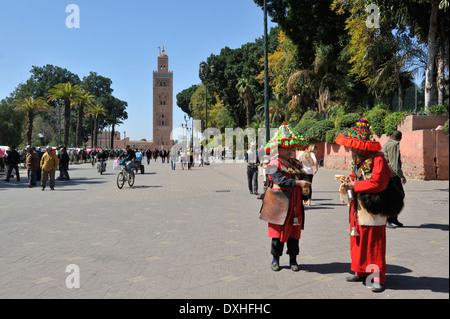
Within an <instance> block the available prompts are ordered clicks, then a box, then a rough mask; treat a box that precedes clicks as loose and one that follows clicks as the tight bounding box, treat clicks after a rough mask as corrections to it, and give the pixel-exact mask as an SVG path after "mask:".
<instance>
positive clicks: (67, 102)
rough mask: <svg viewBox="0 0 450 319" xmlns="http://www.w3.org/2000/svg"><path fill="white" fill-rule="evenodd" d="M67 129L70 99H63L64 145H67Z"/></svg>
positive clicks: (68, 126)
mask: <svg viewBox="0 0 450 319" xmlns="http://www.w3.org/2000/svg"><path fill="white" fill-rule="evenodd" d="M69 130H70V100H69V99H64V143H63V145H64V146H65V147H68V146H69V145H68V144H69Z"/></svg>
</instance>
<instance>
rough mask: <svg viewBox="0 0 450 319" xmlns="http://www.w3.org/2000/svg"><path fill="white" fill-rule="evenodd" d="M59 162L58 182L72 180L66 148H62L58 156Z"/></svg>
mask: <svg viewBox="0 0 450 319" xmlns="http://www.w3.org/2000/svg"><path fill="white" fill-rule="evenodd" d="M58 160H59V177H58V180H65V179H66V180H70V177H69V172H68V170H69V161H70V158H69V155H68V154H67V150H66V148H65V147H61V148H60V150H59V154H58Z"/></svg>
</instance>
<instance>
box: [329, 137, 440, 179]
mask: <svg viewBox="0 0 450 319" xmlns="http://www.w3.org/2000/svg"><path fill="white" fill-rule="evenodd" d="M402 133H403V138H402V141H401V142H400V153H401V157H402V169H403V174H404V175H405V177H406V178H409V179H419V180H448V179H449V138H448V137H447V136H446V135H445V134H444V133H443V132H442V131H441V130H432V129H428V130H417V131H409V132H402ZM375 139H376V140H378V141H379V142H380V143H381V145H383V144H384V143H386V141H387V140H388V137H386V136H385V135H383V136H382V137H381V138H375ZM324 149H325V154H324V167H325V168H329V169H335V170H343V171H349V172H350V170H351V162H352V158H351V157H352V155H351V149H349V148H348V147H343V146H339V145H337V144H325V146H324Z"/></svg>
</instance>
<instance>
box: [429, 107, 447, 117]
mask: <svg viewBox="0 0 450 319" xmlns="http://www.w3.org/2000/svg"><path fill="white" fill-rule="evenodd" d="M448 114H449V113H448V104H447V105H432V106H430V107H429V109H428V115H447V116H448Z"/></svg>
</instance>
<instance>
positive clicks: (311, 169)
mask: <svg viewBox="0 0 450 319" xmlns="http://www.w3.org/2000/svg"><path fill="white" fill-rule="evenodd" d="M302 155H303V152H300V154H299V156H298V160H299V161H301V162H302V165H303V170H304V171H305V174H307V175H313V174H314V173H315V172H316V163H317V159H316V155H314V153H312V152H311V153H310V155H311V159H312V161H313V162H314V164H311V162H310V160H309V159H307V158H305V159H303V160H302V159H301V158H302Z"/></svg>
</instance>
